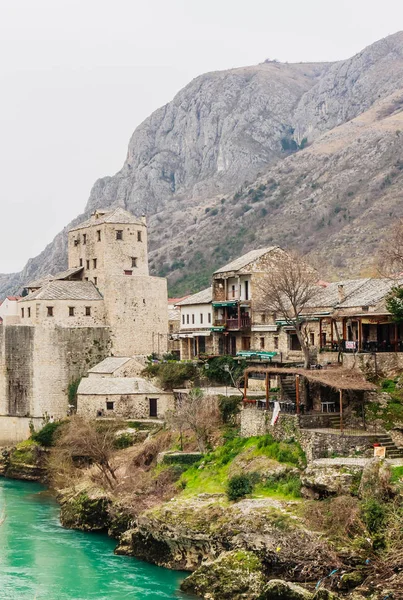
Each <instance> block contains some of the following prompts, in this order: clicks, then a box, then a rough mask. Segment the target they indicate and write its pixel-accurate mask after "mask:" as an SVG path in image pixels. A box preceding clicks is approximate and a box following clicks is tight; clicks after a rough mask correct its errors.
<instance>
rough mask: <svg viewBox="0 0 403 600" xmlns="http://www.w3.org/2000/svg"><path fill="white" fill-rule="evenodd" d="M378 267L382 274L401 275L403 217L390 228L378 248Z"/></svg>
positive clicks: (402, 270)
mask: <svg viewBox="0 0 403 600" xmlns="http://www.w3.org/2000/svg"><path fill="white" fill-rule="evenodd" d="M378 267H379V271H380V273H381V274H382V275H384V276H388V277H397V276H400V277H401V273H402V272H403V219H399V220H398V221H397V222H396V223H395V224H394V225H393V227H392V228H391V230H390V232H389V234H388V236H387V238H386V239H385V240H384V241H383V243H382V244H381V246H380V249H379V256H378Z"/></svg>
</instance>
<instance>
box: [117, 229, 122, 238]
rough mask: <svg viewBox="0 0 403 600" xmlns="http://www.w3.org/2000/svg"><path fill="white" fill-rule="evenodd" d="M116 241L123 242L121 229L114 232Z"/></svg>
mask: <svg viewBox="0 0 403 600" xmlns="http://www.w3.org/2000/svg"><path fill="white" fill-rule="evenodd" d="M116 239H117V240H123V229H117V230H116Z"/></svg>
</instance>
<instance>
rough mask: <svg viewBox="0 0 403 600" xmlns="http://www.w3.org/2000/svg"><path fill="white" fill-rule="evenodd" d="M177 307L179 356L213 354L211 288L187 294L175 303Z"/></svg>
mask: <svg viewBox="0 0 403 600" xmlns="http://www.w3.org/2000/svg"><path fill="white" fill-rule="evenodd" d="M176 306H177V307H178V309H179V341H180V357H181V359H182V360H191V359H193V358H195V357H198V356H200V355H204V354H207V355H208V354H213V353H214V347H213V335H212V326H213V307H212V288H211V287H209V288H206V289H204V290H201V291H200V292H197V293H196V294H192V295H191V296H187V297H186V298H185V299H183V300H181V301H180V302H178V303H177V304H176Z"/></svg>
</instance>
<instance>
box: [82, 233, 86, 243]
mask: <svg viewBox="0 0 403 600" xmlns="http://www.w3.org/2000/svg"><path fill="white" fill-rule="evenodd" d="M86 243H87V234H86V233H83V244H86Z"/></svg>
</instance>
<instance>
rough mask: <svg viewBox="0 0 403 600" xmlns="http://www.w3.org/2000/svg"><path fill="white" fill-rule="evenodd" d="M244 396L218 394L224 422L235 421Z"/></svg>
mask: <svg viewBox="0 0 403 600" xmlns="http://www.w3.org/2000/svg"><path fill="white" fill-rule="evenodd" d="M241 403H242V398H241V397H240V396H218V407H219V409H220V413H221V418H222V420H223V423H231V424H233V423H235V419H236V416H237V415H238V414H239V413H240V411H241Z"/></svg>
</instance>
